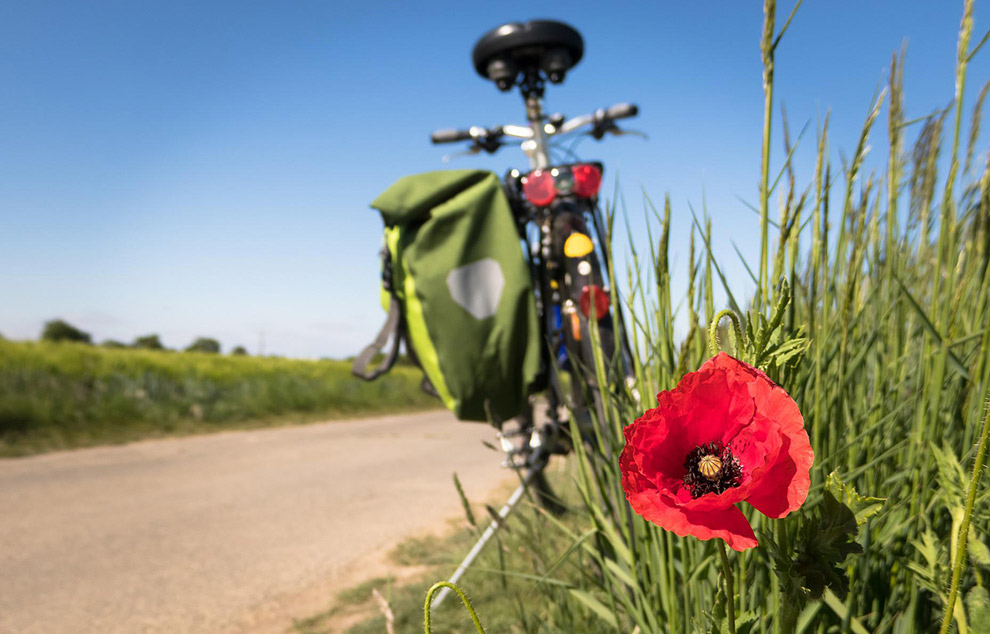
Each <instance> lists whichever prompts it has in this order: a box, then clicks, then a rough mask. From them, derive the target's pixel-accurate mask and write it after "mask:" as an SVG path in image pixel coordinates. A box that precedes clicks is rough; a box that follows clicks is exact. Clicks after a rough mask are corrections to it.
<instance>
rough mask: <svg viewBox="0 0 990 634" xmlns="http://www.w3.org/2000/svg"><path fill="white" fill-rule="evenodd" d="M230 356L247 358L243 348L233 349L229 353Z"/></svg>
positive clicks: (246, 352) (236, 347)
mask: <svg viewBox="0 0 990 634" xmlns="http://www.w3.org/2000/svg"><path fill="white" fill-rule="evenodd" d="M230 354H232V355H234V356H235V357H246V356H248V351H247V349H246V348H245V347H244V346H235V347H234V349H233V350H231V351H230Z"/></svg>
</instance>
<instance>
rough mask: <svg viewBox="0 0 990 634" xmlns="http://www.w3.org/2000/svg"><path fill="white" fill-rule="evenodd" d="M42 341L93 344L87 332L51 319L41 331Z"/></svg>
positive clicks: (65, 322) (64, 322) (67, 323)
mask: <svg viewBox="0 0 990 634" xmlns="http://www.w3.org/2000/svg"><path fill="white" fill-rule="evenodd" d="M41 339H42V340H43V341H76V342H78V343H93V338H92V337H91V336H90V334H89V333H88V332H84V331H82V330H79V329H78V328H76V327H75V326H73V325H72V324H70V323H69V322H67V321H63V320H61V319H53V320H51V321H48V322H45V328H44V330H42V331H41Z"/></svg>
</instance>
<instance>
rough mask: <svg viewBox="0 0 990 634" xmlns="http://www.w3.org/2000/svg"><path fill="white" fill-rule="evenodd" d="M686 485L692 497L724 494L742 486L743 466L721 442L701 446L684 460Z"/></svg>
mask: <svg viewBox="0 0 990 634" xmlns="http://www.w3.org/2000/svg"><path fill="white" fill-rule="evenodd" d="M684 468H685V469H686V470H687V473H685V474H684V484H685V485H686V486H687V488H688V490H690V491H691V497H693V498H700V497H701V496H702V495H705V494H706V493H722V492H724V491H726V490H728V489H731V488H733V487H737V486H739V485H740V484H742V465H741V464H739V460H738V459H736V457H735V456H733V455H732V452H730V451H729V449H728V447H725V446H723V445H722V443H720V442H710V443H706V444H704V445H699V446H698V447H695V448H694V449H692V450H691V453H689V454H688V455H687V458H686V459H685V460H684Z"/></svg>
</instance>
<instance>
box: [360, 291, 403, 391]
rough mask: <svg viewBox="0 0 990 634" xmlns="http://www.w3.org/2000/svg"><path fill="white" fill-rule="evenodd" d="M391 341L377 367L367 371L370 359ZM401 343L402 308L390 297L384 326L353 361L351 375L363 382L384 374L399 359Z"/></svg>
mask: <svg viewBox="0 0 990 634" xmlns="http://www.w3.org/2000/svg"><path fill="white" fill-rule="evenodd" d="M389 339H391V340H392V348H391V349H390V350H389V351H388V353H387V354H386V355H385V358H384V359H383V360H382V362H381V363H380V364H378V367H377V368H375V369H374V370H371V371H369V370H368V365H369V364H370V363H371V359H372V358H373V357H374V356H375V355H376V354H378V353H379V352H381V350H382V348H384V347H385V344H387V343H388V340H389ZM401 342H402V307H401V306H399V300H397V299H396V298H395V295H392V302H391V304H390V305H389V308H388V318H386V319H385V325H384V326H382V329H381V331H380V332H379V333H378V336H377V337H375V340H374V341H372V342H371V343H370V344H369V345H368V346H367V347H366V348H365V349H364V350H362V351H361V354H359V355H358V356H357V357H356V358H355V359H354V364H353V365H352V366H351V373H353V374H354V375H355V376H357V377H360V378H362V379H364V380H365V381H373V380H374V379H377V378H378V377H379V376H381V375H383V374H385V373H386V372H388V371H389V370H390V369H392V366H393V365H395V360H396V359H398V358H399V344H400V343H401Z"/></svg>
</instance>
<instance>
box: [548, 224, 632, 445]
mask: <svg viewBox="0 0 990 634" xmlns="http://www.w3.org/2000/svg"><path fill="white" fill-rule="evenodd" d="M591 213H595V211H594V210H591ZM552 236H553V238H552V243H553V249H554V255H555V259H556V261H557V262H558V263H559V271H560V272H561V275H560V279H559V282H558V283H559V285H560V298H561V316H562V320H561V321H562V324H561V325H562V330H563V333H562V334H563V340H564V347H565V350H566V353H567V362H566V365H567V368H566V369H568V370H569V374H570V390H569V391H570V394H569V401H570V403H569V405H570V410H571V411H572V412H573V416H574V417H575V420H576V422H577V423H578V428H579V430H580V431H581V436H582V440H584V442H585V443H586V444H588V446H589V447H590V448H591V449H592V450H594V451H595V452H596V453H599V454H604V456H605V457H610V456H612V454H613V453H614V448H613V447H612V446H611V444H612V443H611V442H610V441H609V439H608V435H607V434H599V433H596V429H595V423H596V421H597V422H599V423H600V422H601V421H603V420H604V417H605V412H604V407H603V400H602V392H603V390H610V389H612V387H613V386H614V385H615V384H616V382H617V381H619V382H621V381H622V380H624V378H625V377H624V371H623V367H624V364H623V354H622V345H621V344H619V343H618V342H617V339H616V328H615V315H616V311H614V310H612V307H611V306H610V303H611V302H610V299H609V291H608V285H607V280H606V271H605V270H604V268H603V266H602V261H601V258H599V252H598V250H597V249H596V247H595V244H594V241H593V239H592V232H591V231H590V230H589V227H588V223H587V222H586V221H585V218H584V213H583V211H582V210H581V209H580V208H577V207H573V206H572V208H570V209H563V210H560V211H559V212H558V213H557V214H556V217H555V218H554V221H553V228H552ZM594 327H597V328H594ZM593 328H594V329H595V330H597V338H596V337H593V336H592V330H593ZM596 339H597V340H596ZM596 363H600V364H601V367H600V368H598V369H597V370H596ZM599 372H601V376H599Z"/></svg>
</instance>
